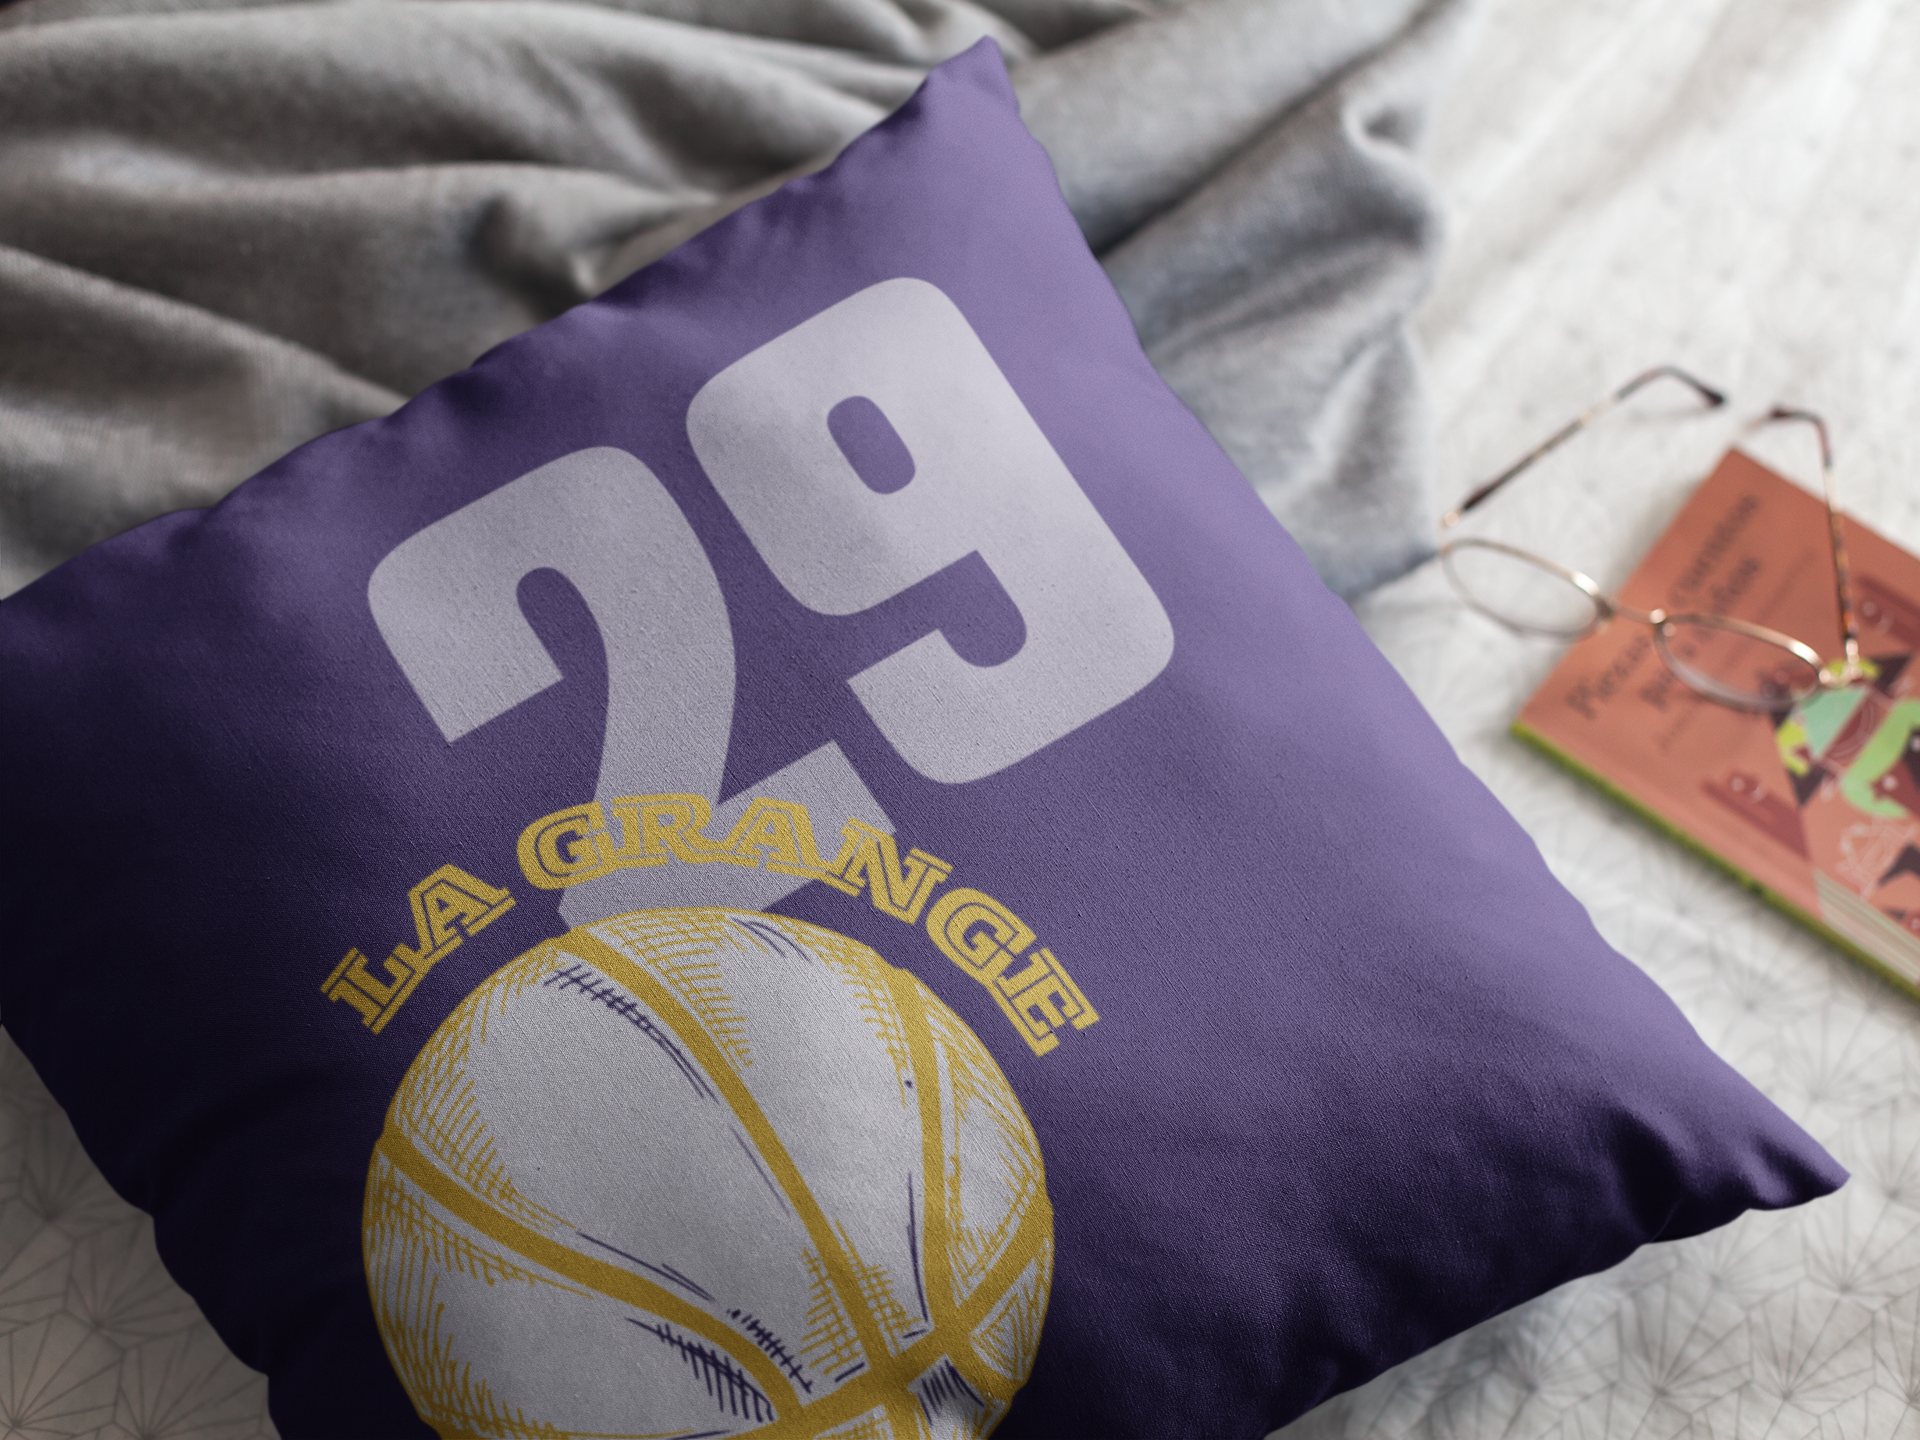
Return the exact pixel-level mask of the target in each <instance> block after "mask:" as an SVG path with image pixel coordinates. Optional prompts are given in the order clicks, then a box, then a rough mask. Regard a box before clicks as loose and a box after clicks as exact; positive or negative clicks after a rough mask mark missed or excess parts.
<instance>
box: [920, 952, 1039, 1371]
mask: <svg viewBox="0 0 1920 1440" xmlns="http://www.w3.org/2000/svg"><path fill="white" fill-rule="evenodd" d="M888 968H889V971H890V972H891V973H890V974H888V976H887V977H886V978H887V985H888V989H889V991H890V992H891V993H892V995H893V1003H894V1007H895V1008H896V1009H897V1010H899V1011H900V1013H901V1017H902V1019H903V1020H911V1021H917V1022H918V1023H916V1024H904V1025H903V1026H902V1029H903V1030H904V1031H905V1032H906V1036H907V1045H908V1047H909V1050H910V1053H911V1054H912V1057H913V1068H914V1071H915V1074H916V1076H920V1075H924V1076H925V1077H926V1080H925V1081H924V1082H923V1081H922V1080H920V1079H916V1080H915V1082H914V1088H915V1089H916V1090H917V1091H919V1093H920V1107H921V1108H920V1128H921V1132H922V1133H923V1134H924V1135H925V1136H926V1137H927V1139H926V1144H925V1149H924V1150H923V1152H922V1172H921V1181H920V1183H921V1185H922V1187H923V1188H924V1192H925V1194H924V1199H923V1201H922V1203H923V1205H924V1206H925V1207H926V1216H927V1223H926V1225H925V1226H924V1231H925V1234H924V1236H923V1239H922V1244H921V1247H920V1248H921V1256H922V1263H923V1264H924V1265H925V1266H926V1277H925V1278H926V1286H927V1308H928V1311H929V1312H930V1314H931V1316H932V1318H933V1332H932V1334H931V1335H929V1336H928V1337H927V1339H926V1340H922V1341H920V1342H919V1343H918V1344H916V1345H914V1346H913V1347H912V1349H910V1350H909V1351H907V1352H906V1354H909V1355H910V1354H912V1353H914V1352H915V1351H918V1350H921V1349H922V1348H925V1349H928V1350H931V1349H933V1348H935V1347H933V1346H932V1345H931V1344H930V1343H929V1342H931V1341H932V1340H934V1339H935V1338H937V1337H940V1336H943V1335H944V1336H948V1337H949V1342H950V1343H949V1344H948V1345H947V1346H946V1347H943V1348H945V1349H946V1350H947V1352H948V1359H950V1360H952V1361H953V1363H954V1364H955V1366H956V1367H959V1368H960V1373H961V1374H962V1375H963V1376H964V1377H965V1378H966V1380H967V1383H968V1384H970V1385H973V1386H974V1387H975V1388H976V1389H978V1390H980V1391H981V1392H982V1393H983V1394H986V1395H989V1396H991V1397H992V1398H994V1399H996V1400H999V1401H1000V1402H1001V1403H1002V1404H1009V1403H1011V1402H1012V1399H1013V1396H1014V1394H1015V1393H1017V1392H1018V1390H1019V1388H1020V1386H1019V1382H1018V1381H1013V1382H1009V1381H1007V1380H1005V1379H1003V1378H1002V1377H1001V1376H1000V1375H998V1374H997V1373H994V1372H993V1371H992V1369H991V1367H988V1366H983V1365H982V1364H981V1363H980V1362H979V1361H978V1358H977V1357H976V1356H975V1355H974V1354H973V1353H971V1352H972V1349H973V1332H974V1330H975V1329H976V1328H977V1327H978V1326H979V1325H980V1323H981V1322H982V1321H984V1320H985V1319H986V1317H987V1316H988V1315H989V1314H990V1313H992V1310H993V1307H994V1306H995V1305H996V1304H998V1303H999V1301H1000V1300H1001V1299H1002V1298H1003V1297H1004V1294H1005V1291H1006V1289H1007V1287H1008V1286H1010V1285H1011V1284H1012V1283H1013V1281H1014V1280H1017V1279H1019V1277H1020V1274H1021V1272H1022V1271H1024V1270H1025V1269H1026V1264H1024V1263H1021V1264H1018V1268H1016V1262H1019V1261H1022V1260H1025V1261H1029V1262H1030V1261H1031V1260H1032V1258H1033V1257H1032V1255H1030V1254H1028V1253H1027V1252H1028V1251H1029V1250H1030V1249H1033V1248H1034V1237H1033V1231H1034V1230H1035V1229H1037V1228H1039V1227H1040V1226H1042V1225H1044V1226H1045V1228H1046V1232H1047V1236H1046V1238H1051V1234H1052V1229H1053V1225H1052V1220H1053V1206H1052V1204H1051V1202H1050V1201H1049V1200H1048V1199H1047V1191H1046V1182H1045V1170H1044V1168H1043V1169H1042V1172H1041V1175H1042V1178H1041V1184H1040V1187H1039V1191H1038V1193H1037V1194H1036V1195H1035V1197H1034V1203H1033V1204H1032V1205H1030V1206H1029V1207H1028V1209H1027V1213H1026V1214H1025V1215H1024V1216H1022V1217H1021V1219H1020V1222H1019V1224H1017V1225H1016V1226H1015V1227H1014V1233H1013V1236H1012V1238H1011V1239H1010V1240H1009V1242H1008V1244H1007V1245H1006V1247H1005V1248H1004V1249H1003V1250H1002V1251H1001V1254H1000V1257H999V1259H997V1260H996V1261H995V1262H994V1263H993V1264H992V1265H991V1266H989V1267H988V1268H987V1273H986V1274H985V1275H983V1276H982V1277H981V1278H980V1283H979V1284H978V1285H977V1286H975V1287H974V1290H973V1292H972V1294H971V1295H969V1296H968V1297H967V1299H966V1300H964V1301H960V1302H955V1301H953V1300H952V1299H951V1298H950V1297H951V1296H952V1295H953V1274H952V1264H951V1260H950V1257H949V1256H948V1254H947V1245H946V1240H947V1235H948V1221H947V1192H946V1143H947V1142H946V1125H945V1121H944V1117H943V1116H942V1115H941V1113H940V1064H939V1059H938V1057H937V1056H936V1055H935V1054H934V1046H935V1041H934V1038H933V1027H932V1026H931V1025H930V1024H929V1023H928V1021H927V1014H926V998H925V997H926V996H927V995H929V994H931V992H930V991H927V990H926V989H925V988H924V987H923V986H922V985H921V984H920V982H919V981H918V980H917V979H916V978H915V977H914V976H912V975H911V974H909V973H908V972H907V971H904V970H900V969H898V968H897V967H893V966H889V967H888ZM903 991H904V992H905V993H904V994H903V993H902V992H903ZM989 1058H991V1057H989ZM1009 1088H1011V1087H1009ZM1039 1148H1040V1147H1039V1144H1038V1142H1037V1141H1036V1142H1035V1145H1034V1151H1035V1153H1036V1155H1037V1154H1038V1152H1039ZM1042 1163H1043V1166H1044V1162H1042ZM936 1237H937V1239H938V1243H937V1244H936V1243H935V1239H936ZM936 1267H937V1269H936ZM1009 1271H1010V1272H1012V1273H1011V1274H1010V1275H1009V1274H1008V1273H1007V1272H1009ZM1047 1279H1048V1280H1049V1281H1051V1279H1052V1276H1051V1274H1050V1273H1049V1275H1048V1276H1047ZM996 1281H997V1282H999V1283H998V1284H996V1283H995V1282H996ZM1045 1288H1046V1289H1047V1290H1048V1291H1049V1293H1050V1292H1051V1289H1052V1287H1051V1285H1050V1284H1049V1285H1048V1286H1046V1287H1045ZM1042 1318H1043V1320H1044V1311H1043V1312H1042ZM956 1337H957V1338H958V1339H963V1340H964V1341H965V1348H966V1350H967V1351H968V1352H969V1353H967V1354H966V1355H965V1356H961V1357H956V1356H954V1355H953V1354H952V1350H953V1349H954V1348H956V1346H955V1345H954V1344H953V1343H952V1341H953V1339H954V1338H956ZM903 1358H904V1357H903ZM983 1368H985V1369H987V1370H988V1373H989V1375H990V1376H991V1380H990V1382H988V1383H983V1382H982V1379H981V1377H980V1375H979V1373H978V1372H979V1371H980V1370H981V1369H983ZM1009 1387H1011V1388H1009Z"/></svg>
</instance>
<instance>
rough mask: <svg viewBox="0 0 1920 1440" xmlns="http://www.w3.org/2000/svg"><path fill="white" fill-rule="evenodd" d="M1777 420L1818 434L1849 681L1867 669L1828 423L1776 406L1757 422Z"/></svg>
mask: <svg viewBox="0 0 1920 1440" xmlns="http://www.w3.org/2000/svg"><path fill="white" fill-rule="evenodd" d="M1780 420H1804V421H1805V422H1806V423H1807V424H1809V425H1811V426H1813V430H1814V433H1815V434H1816V435H1818V436H1819V437H1820V486H1821V490H1822V492H1823V494H1824V495H1825V497H1826V502H1827V533H1828V535H1829V536H1830V537H1831V538H1832V541H1833V590H1834V597H1835V599H1837V600H1838V601H1839V603H1840V643H1841V645H1842V646H1843V647H1844V654H1845V656H1846V669H1845V671H1844V672H1843V673H1842V674H1841V676H1840V677H1839V678H1840V679H1841V680H1842V681H1843V682H1849V683H1850V682H1852V681H1854V680H1858V679H1859V678H1860V677H1861V676H1862V675H1863V674H1865V673H1866V672H1865V670H1864V668H1863V667H1862V666H1861V664H1860V618H1859V616H1858V614H1857V613H1856V612H1855V610H1854V608H1853V570H1852V567H1851V566H1850V565H1848V563H1847V537H1846V536H1845V534H1843V533H1842V531H1841V529H1840V506H1839V504H1838V503H1837V502H1836V500H1835V498H1834V493H1833V445H1832V442H1831V441H1829V440H1828V438H1827V422H1826V421H1824V420H1822V419H1821V418H1820V417H1819V416H1818V415H1816V414H1814V413H1813V412H1812V411H1811V410H1797V409H1795V408H1793V407H1792V406H1790V405H1776V406H1774V407H1773V409H1771V410H1770V411H1768V412H1767V417H1766V419H1764V420H1762V421H1761V422H1760V423H1761V424H1762V425H1768V424H1772V423H1773V422H1775V421H1780Z"/></svg>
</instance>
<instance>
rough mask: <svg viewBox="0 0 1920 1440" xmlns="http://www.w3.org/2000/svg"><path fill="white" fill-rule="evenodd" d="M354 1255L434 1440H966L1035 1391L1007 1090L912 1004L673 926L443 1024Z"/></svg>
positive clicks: (1046, 1282)
mask: <svg viewBox="0 0 1920 1440" xmlns="http://www.w3.org/2000/svg"><path fill="white" fill-rule="evenodd" d="M364 1248H365V1261H366V1269H367V1278H368V1283H369V1287H370V1289H371V1291H372V1296H373V1303H374V1310H375V1314H376V1317H377V1320H378V1323H379V1327H380V1331H381V1334H382V1337H383V1338H384V1340H385V1343H386V1346H387V1349H388V1353H389V1355H390V1357H391V1358H392V1361H393V1364H394V1368H395V1370H396V1372H397V1373H398V1374H399V1376H400V1377H401V1380H402V1382H403V1384H404V1385H405V1386H406V1389H407V1391H408V1394H409V1395H410V1397H411V1398H412V1400H413V1403H414V1405H415V1407H416V1408H417V1409H418V1411H419V1412H420V1414H421V1416H422V1418H423V1419H425V1420H426V1421H427V1422H428V1423H429V1424H431V1425H432V1426H433V1427H434V1428H435V1429H436V1430H437V1431H438V1432H439V1433H440V1434H442V1435H447V1436H453V1435H462V1436H468V1435H471V1436H499V1437H508V1436H521V1435H536V1434H537V1435H550V1436H589V1435H591V1436H635V1437H637V1436H679V1437H691V1436H696V1435H697V1436H732V1435H745V1434H754V1435H762V1436H766V1437H783V1440H784V1437H793V1440H799V1437H805V1440H816V1437H818V1440H825V1437H829V1436H831V1437H836V1440H851V1437H854V1436H860V1437H874V1440H878V1437H888V1436H891V1437H898V1440H907V1437H923V1436H924V1437H933V1440H976V1437H982V1436H985V1435H987V1434H988V1433H989V1432H991V1431H992V1430H993V1428H994V1427H995V1426H996V1425H997V1424H998V1422H999V1420H1000V1419H1001V1417H1002V1416H1003V1415H1004V1414H1005V1413H1006V1410H1007V1407H1008V1405H1009V1403H1010V1402H1011V1401H1012V1399H1013V1396H1014V1394H1015V1392H1016V1391H1017V1390H1018V1389H1019V1388H1020V1386H1021V1385H1022V1383H1024V1381H1025V1380H1026V1378H1027V1375H1028V1373H1029V1372H1030V1370H1031V1368H1032V1366H1033V1362H1034V1356H1035V1352H1036V1350H1037V1348H1038V1345H1039V1338H1040V1331H1041V1325H1042V1322H1043V1320H1044V1317H1045V1313H1046V1306H1047V1297H1048V1293H1049V1286H1050V1283H1051V1278H1052V1263H1053V1215H1052V1208H1051V1206H1050V1204H1049V1201H1048V1198H1047V1194H1046V1186H1045V1174H1044V1169H1043V1166H1042V1162H1041V1155H1040V1148H1039V1143H1038V1141H1037V1139H1036V1138H1035V1136H1034V1133H1033V1129H1032V1126H1031V1125H1030V1124H1029V1123H1028V1120H1027V1118H1026V1115H1025V1114H1024V1112H1023V1111H1022V1109H1021V1107H1020V1104H1019V1101H1018V1099H1017V1098H1016V1097H1015V1095H1014V1092H1013V1090H1012V1088H1011V1087H1010V1086H1009V1085H1008V1083H1007V1080H1006V1078H1005V1077H1004V1075H1002V1073H1001V1071H1000V1069H999V1067H998V1066H997V1065H996V1064H995V1063H994V1061H993V1059H992V1057H991V1056H990V1055H989V1054H988V1052H987V1050H986V1048H985V1047H984V1046H983V1045H982V1044H981V1043H980V1040H979V1039H978V1037H976V1036H975V1035H974V1034H973V1032H972V1031H971V1030H970V1029H968V1027H967V1026H966V1024H965V1023H964V1022H963V1021H962V1020H961V1019H960V1018H959V1017H958V1016H957V1015H956V1014H955V1013H954V1012H953V1011H952V1010H950V1009H949V1008H948V1007H947V1006H946V1005H944V1004H943V1003H942V1002H941V1001H940V1000H939V999H938V998H936V997H935V996H934V994H933V993H932V992H931V991H930V990H928V989H927V987H926V986H925V985H923V984H922V983H921V982H920V981H919V980H917V979H915V978H914V977H913V976H912V975H910V974H909V973H907V972H906V971H904V970H901V969H898V968H896V967H895V966H893V965H890V964H889V963H887V961H886V960H884V959H883V958H882V957H881V956H880V955H879V954H877V953H876V952H875V951H873V950H872V949H870V948H868V947H867V946H865V945H861V944H859V943H857V942H855V941H853V940H850V939H848V938H846V937H845V936H842V935H839V934H837V933H835V932H833V931H830V930H826V929H823V928H821V927H819V926H816V925H811V924H807V923H804V922H801V921H798V920H792V919H788V918H786V917H784V916H778V915H770V914H764V913H758V912H754V911H750V910H730V909H721V908H700V907H683V908H671V909H656V910H643V911H635V912H631V913H626V914H621V915H615V916H612V917H609V918H608V919H605V920H602V921H598V922H595V923H593V924H590V925H584V926H579V927H577V928H575V929H574V930H572V931H570V932H568V933H567V934H565V935H563V936H561V937H560V938H558V939H556V940H552V941H548V942H546V943H544V944H541V945H539V946H537V947H535V948H534V949H533V950H530V951H529V952H527V953H526V954H525V955H522V956H521V957H520V958H518V959H517V960H514V961H513V962H511V963H510V964H508V965H506V966H504V967H503V968H502V969H500V970H499V971H497V972H496V973H495V974H494V975H493V976H492V977H491V978H490V979H488V980H487V981H486V982H484V983H483V984H481V985H480V986H479V987H478V988H477V989H475V990H474V991H473V992H472V993H471V994H470V995H468V996H467V997H466V999H465V1000H464V1001H463V1002H462V1003H461V1004H460V1005H459V1006H458V1008H456V1009H455V1010H454V1011H453V1013H452V1014H451V1015H449V1016H448V1017H447V1019H446V1020H445V1021H444V1022H443V1023H442V1024H441V1025H440V1027H439V1029H438V1030H437V1031H436V1032H435V1034H434V1036H433V1037H432V1039H431V1040H429V1041H428V1043H427V1045H426V1046H425V1047H424V1048H423V1049H422V1051H421V1052H420V1054H419V1056H418V1057H417V1058H416V1059H415V1060H414V1062H413V1064H412V1066H411V1068H410V1069H409V1070H408V1072H407V1075H406V1077H405V1079H404V1080H403V1081H402V1083H401V1085H400V1088H399V1090H398V1091H397V1093H396V1094H395V1096H394V1099H393V1103H392V1107H391V1109H390V1110H389V1112H388V1116H387V1121H386V1128H385V1130H384V1132H383V1134H382V1136H381V1138H380V1141H379V1143H378V1145H377V1146H376V1148H375V1151H374V1155H373V1159H372V1164H371V1167H370V1170H369V1174H368V1180H367V1198H366V1210H365V1227H364Z"/></svg>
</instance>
